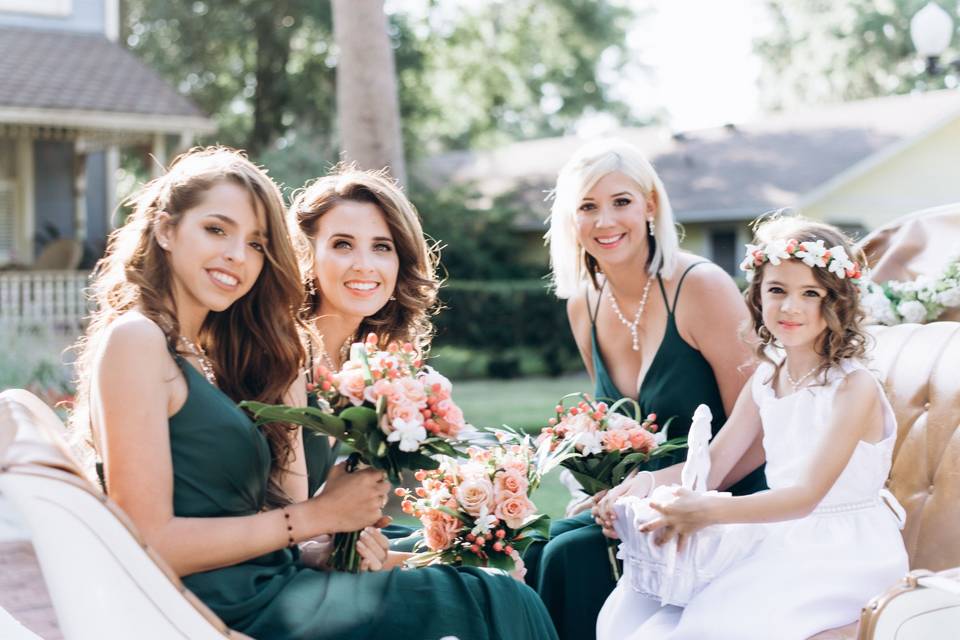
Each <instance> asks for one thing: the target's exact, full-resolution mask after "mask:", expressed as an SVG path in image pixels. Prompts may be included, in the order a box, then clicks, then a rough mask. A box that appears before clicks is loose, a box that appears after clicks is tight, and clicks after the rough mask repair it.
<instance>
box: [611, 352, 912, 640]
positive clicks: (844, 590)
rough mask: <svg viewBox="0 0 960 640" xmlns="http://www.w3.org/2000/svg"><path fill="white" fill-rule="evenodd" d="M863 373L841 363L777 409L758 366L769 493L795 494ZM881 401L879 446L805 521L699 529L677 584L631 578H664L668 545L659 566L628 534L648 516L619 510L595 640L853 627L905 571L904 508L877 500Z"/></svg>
mask: <svg viewBox="0 0 960 640" xmlns="http://www.w3.org/2000/svg"><path fill="white" fill-rule="evenodd" d="M863 368H864V366H863V365H862V364H860V363H859V362H856V361H853V360H845V361H843V362H842V363H841V365H840V366H837V367H834V368H833V369H831V370H830V371H829V372H828V373H827V384H825V385H823V386H811V387H805V388H803V389H801V390H799V391H797V392H795V393H792V394H789V395H786V396H784V397H782V398H778V397H777V396H776V394H775V392H774V390H773V389H772V387H771V385H770V384H769V383H765V382H764V381H765V380H768V379H771V378H772V374H773V367H772V366H771V365H769V364H764V365H761V366H760V367H758V369H757V371H756V373H755V374H754V377H753V381H752V389H751V390H752V394H753V399H754V401H755V402H756V403H757V406H758V407H759V409H760V417H761V420H762V423H763V446H764V450H765V451H766V460H767V466H766V474H767V484H768V485H769V486H770V488H771V489H777V488H782V487H789V486H793V485H795V484H796V483H797V481H798V478H799V476H800V474H801V473H802V472H803V470H804V469H806V468H808V466H809V465H810V464H811V462H813V461H812V459H811V458H812V456H813V455H814V454H815V453H816V451H817V449H818V445H819V444H820V442H822V441H823V440H824V439H825V438H829V437H830V433H829V432H828V428H829V426H830V421H831V417H832V409H833V397H834V394H835V393H836V389H837V386H838V385H839V383H840V382H841V381H842V380H843V378H844V377H846V375H847V374H849V373H851V372H852V371H855V370H857V369H863ZM878 384H879V383H878ZM881 397H882V400H881V401H882V403H883V416H884V431H883V433H884V437H883V439H882V440H880V441H879V442H876V443H872V444H871V443H868V442H864V441H861V442H859V443H858V444H857V447H856V449H855V450H854V452H853V455H852V456H851V458H850V461H849V462H848V463H847V466H846V468H845V469H844V470H843V472H842V473H841V474H840V477H839V478H837V481H836V483H834V485H833V487H831V489H830V491H829V492H827V495H826V496H825V497H824V498H823V500H822V501H821V502H820V504H819V505H818V506H817V508H816V509H815V510H814V511H813V512H812V513H811V514H810V515H808V516H806V517H804V518H799V519H796V520H787V521H783V522H775V523H767V524H740V525H714V526H712V527H707V528H705V529H703V530H702V531H700V532H698V533H697V534H696V535H694V536H693V539H692V540H691V541H690V543H691V544H690V545H689V548H688V549H685V550H684V552H683V553H681V554H679V555H678V556H677V557H676V559H675V560H674V561H673V563H674V566H675V569H674V576H673V577H672V578H670V579H667V580H666V581H665V580H663V579H662V578H655V579H648V578H645V577H644V576H643V575H638V573H641V572H644V571H652V572H653V573H654V574H656V573H658V571H659V572H661V573H662V571H663V567H665V566H666V565H667V564H669V554H670V550H669V545H667V546H666V550H664V547H659V548H656V549H660V551H658V552H654V553H660V554H662V555H661V564H660V565H659V566H657V562H656V561H657V558H656V557H655V556H654V555H652V554H651V549H654V548H655V547H654V546H653V545H652V544H651V541H650V537H652V534H639V533H638V532H636V527H637V526H638V525H639V524H642V522H644V521H646V520H647V519H649V517H650V514H649V511H645V509H648V507H646V506H645V504H643V502H644V501H638V500H637V499H636V498H624V499H621V500H622V501H623V504H622V505H621V503H620V501H618V509H620V508H621V507H622V509H623V510H622V511H621V512H619V513H618V519H617V522H618V533H619V532H621V531H620V529H621V528H623V531H622V536H621V539H622V540H623V542H622V544H621V550H620V553H621V557H623V558H624V575H623V578H621V580H620V582H619V583H618V584H617V588H616V589H615V590H614V592H613V593H612V594H611V595H610V597H609V598H608V599H607V601H606V603H605V604H604V607H603V610H602V611H601V612H600V618H599V619H598V621H597V638H598V640H641V639H648V638H649V639H654V638H655V639H658V640H660V639H666V638H669V639H670V640H680V639H691V640H701V639H705V638H707V639H718V640H721V639H727V638H729V639H731V640H734V639H735V640H751V639H756V640H769V639H771V638H777V639H784V640H788V639H791V638H797V639H806V638H809V637H810V636H812V635H815V634H816V633H819V632H820V631H823V630H825V629H831V628H834V627H839V626H843V625H846V624H849V623H850V622H853V621H854V620H856V619H857V617H858V615H859V612H860V609H861V608H862V607H863V606H864V605H865V604H866V603H867V601H868V600H869V599H870V598H871V597H873V596H874V595H877V594H878V593H880V592H882V591H883V590H884V589H886V588H887V587H890V586H891V585H893V584H894V583H895V582H896V581H897V580H899V579H900V578H902V577H903V576H904V575H905V574H906V572H907V571H908V565H907V554H906V550H905V548H904V545H903V539H902V537H901V535H900V531H899V529H900V528H902V526H903V508H902V507H901V506H900V505H899V504H898V503H897V501H896V499H895V498H894V497H893V495H891V494H890V493H889V492H888V491H887V490H886V489H884V483H885V481H886V478H887V476H888V474H889V471H890V463H891V458H892V454H893V446H894V442H895V440H896V420H895V419H894V416H893V410H892V408H891V407H890V404H889V402H888V401H887V400H886V397H885V396H883V395H882V393H881ZM693 453H694V452H693V451H691V455H693ZM641 518H642V519H641ZM645 565H646V566H645ZM683 572H686V573H685V574H684V575H683V576H681V573H683ZM664 584H667V586H669V587H670V589H665V588H664ZM663 603H667V604H663ZM678 604H679V605H683V606H678Z"/></svg>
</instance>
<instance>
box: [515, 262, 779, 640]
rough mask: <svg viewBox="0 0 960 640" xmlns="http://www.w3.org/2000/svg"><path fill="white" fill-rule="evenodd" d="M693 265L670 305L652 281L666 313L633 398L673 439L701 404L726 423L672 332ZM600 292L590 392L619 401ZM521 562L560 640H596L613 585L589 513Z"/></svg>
mask: <svg viewBox="0 0 960 640" xmlns="http://www.w3.org/2000/svg"><path fill="white" fill-rule="evenodd" d="M698 264H707V263H705V262H698V263H696V264H693V265H690V267H688V268H687V270H686V271H684V272H683V275H682V276H681V277H680V282H679V283H678V285H677V292H676V294H675V297H674V300H673V308H671V306H670V304H669V302H668V300H667V292H666V289H665V288H664V286H663V280H662V279H661V278H660V276H657V281H658V283H659V284H660V292H661V294H662V295H663V303H664V305H665V306H666V308H667V326H666V330H665V332H664V334H663V341H662V342H661V343H660V348H659V349H658V350H657V352H656V354H655V355H654V357H653V361H652V362H651V363H650V367H649V368H648V369H647V373H646V376H645V378H644V382H643V386H642V388H641V389H640V395H639V398H638V399H637V401H638V402H639V404H640V407H641V409H642V410H643V413H644V414H647V413H656V414H657V418H658V420H659V421H660V422H661V424H662V423H663V422H664V421H666V420H667V419H668V418H670V417H671V416H676V417H675V418H674V420H673V422H672V423H670V426H669V430H668V435H669V436H670V437H672V438H675V437H680V436H685V435H686V434H687V431H689V429H690V422H691V418H692V417H693V412H694V410H695V409H696V408H697V406H698V405H700V404H706V405H707V406H708V407H710V411H711V412H712V413H713V430H714V433H716V432H717V430H718V429H719V428H720V426H721V425H723V423H724V422H725V421H726V419H727V416H726V413H725V412H724V410H723V402H722V400H721V397H720V389H719V387H718V386H717V381H716V378H715V377H714V375H713V369H712V368H711V367H710V363H708V362H707V361H706V359H705V358H704V357H703V355H702V354H701V353H700V352H699V351H697V350H696V349H694V348H693V347H691V346H690V345H689V344H688V343H687V342H686V341H685V340H684V339H683V338H682V337H681V336H680V333H679V331H678V330H677V323H676V318H675V312H676V306H677V299H678V298H679V297H680V287H681V286H682V285H683V280H684V278H686V276H687V273H689V272H690V269H692V268H694V267H695V266H697V265H698ZM602 293H603V292H602V289H601V295H600V296H598V297H597V306H596V307H594V309H593V310H592V312H591V314H590V321H591V338H590V339H591V349H592V352H593V370H594V372H595V374H596V389H595V391H594V394H595V397H597V398H609V399H611V400H618V399H620V398H622V397H624V396H626V395H627V394H624V393H621V392H620V391H619V390H618V389H617V388H616V386H615V385H614V383H613V380H612V379H611V378H610V375H609V374H608V373H607V368H606V365H605V364H604V362H603V357H602V356H601V354H600V349H599V346H598V344H597V325H596V318H597V310H598V309H599V305H600V300H602ZM685 458H686V449H681V450H678V451H676V452H674V453H672V454H668V455H666V456H663V457H661V458H657V459H654V460H652V461H651V462H650V463H649V464H646V465H644V466H642V467H641V468H643V469H648V470H651V471H653V470H656V469H660V468H663V467H667V466H670V465H673V464H676V463H677V462H682V461H683V460H684V459H685ZM766 488H767V487H766V482H765V479H764V476H763V468H762V467H761V468H759V469H756V470H755V471H753V472H751V473H750V474H749V475H748V476H746V477H745V478H744V479H743V480H741V481H740V482H738V483H737V484H736V485H734V486H733V487H730V489H729V490H730V491H732V492H733V493H734V494H737V495H742V494H747V493H753V492H755V491H760V490H761V489H766ZM523 559H524V562H525V563H526V566H527V577H526V580H527V583H528V584H529V585H530V586H531V587H533V588H534V589H536V590H537V592H538V593H539V594H540V597H541V598H542V599H543V602H544V604H546V606H547V609H548V610H549V611H550V615H551V617H552V618H553V622H554V624H555V625H556V628H557V633H558V635H559V636H560V638H561V640H592V639H593V638H595V633H596V630H595V627H596V623H597V616H598V615H599V614H600V609H601V607H603V603H604V601H605V600H606V599H607V596H609V595H610V592H612V591H613V588H614V587H615V586H616V582H614V580H613V576H612V572H611V569H610V561H609V558H608V554H607V542H606V538H605V537H604V536H603V533H601V530H600V527H599V525H597V524H595V523H594V521H593V519H592V518H591V516H590V513H589V512H584V513H581V514H580V515H578V516H576V517H573V518H566V519H563V520H558V521H556V522H554V523H553V525H552V526H551V527H550V541H549V542H548V543H546V544H543V543H535V544H533V545H531V546H530V547H529V548H528V550H527V552H526V554H524V557H523Z"/></svg>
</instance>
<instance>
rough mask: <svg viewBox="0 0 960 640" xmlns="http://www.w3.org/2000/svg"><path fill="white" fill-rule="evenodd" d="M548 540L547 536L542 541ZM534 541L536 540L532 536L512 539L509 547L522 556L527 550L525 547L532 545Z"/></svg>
mask: <svg viewBox="0 0 960 640" xmlns="http://www.w3.org/2000/svg"><path fill="white" fill-rule="evenodd" d="M548 539H549V536H548V537H546V538H544V540H548ZM535 541H536V539H535V538H533V537H532V536H526V537H523V538H514V539H513V540H512V541H511V542H510V546H511V547H513V548H514V549H515V550H516V552H517V553H519V554H520V555H521V556H522V555H523V554H524V552H525V551H526V550H527V547H529V546H530V545H532V544H533V543H534V542H535Z"/></svg>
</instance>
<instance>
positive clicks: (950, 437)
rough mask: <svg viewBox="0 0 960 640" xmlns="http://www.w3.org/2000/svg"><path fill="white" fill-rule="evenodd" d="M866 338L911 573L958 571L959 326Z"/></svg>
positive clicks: (907, 327)
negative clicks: (893, 424)
mask: <svg viewBox="0 0 960 640" xmlns="http://www.w3.org/2000/svg"><path fill="white" fill-rule="evenodd" d="M870 331H871V333H872V334H873V335H874V336H875V338H876V346H875V349H874V350H873V353H872V357H873V361H872V368H873V369H874V370H876V371H878V372H879V374H880V376H881V379H882V380H883V381H884V388H885V390H886V392H887V397H888V398H889V399H890V403H891V404H892V405H893V411H894V413H895V415H896V417H897V429H898V433H897V444H896V448H895V449H894V453H893V467H892V469H891V471H890V479H889V481H888V487H889V489H890V491H892V492H893V494H894V495H895V496H896V497H897V499H898V500H899V501H900V503H901V504H902V505H903V507H904V508H905V509H906V511H907V524H906V527H905V528H904V530H903V538H904V542H905V543H906V547H907V552H908V553H909V555H910V568H911V569H928V570H931V571H940V570H943V569H948V568H950V567H956V566H960V322H934V323H931V324H927V325H916V324H904V325H897V326H893V327H880V326H878V327H871V328H870Z"/></svg>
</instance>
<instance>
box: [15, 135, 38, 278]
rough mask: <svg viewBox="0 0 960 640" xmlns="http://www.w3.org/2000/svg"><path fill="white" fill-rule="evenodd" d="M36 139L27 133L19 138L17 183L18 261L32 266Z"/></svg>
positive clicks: (34, 227)
mask: <svg viewBox="0 0 960 640" xmlns="http://www.w3.org/2000/svg"><path fill="white" fill-rule="evenodd" d="M33 142H34V138H33V136H32V135H31V134H29V133H27V132H25V131H24V132H21V134H20V135H18V136H17V182H18V188H19V194H18V196H19V197H18V198H17V203H18V205H19V206H18V207H17V208H18V209H19V216H18V217H19V224H18V225H17V228H19V231H20V233H18V234H17V241H16V246H17V261H18V262H22V263H24V264H31V263H32V262H33V259H34V255H33V249H34V247H33V234H34V233H35V232H36V202H37V201H36V197H37V193H36V184H35V180H34V166H33V163H34V157H33Z"/></svg>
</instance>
